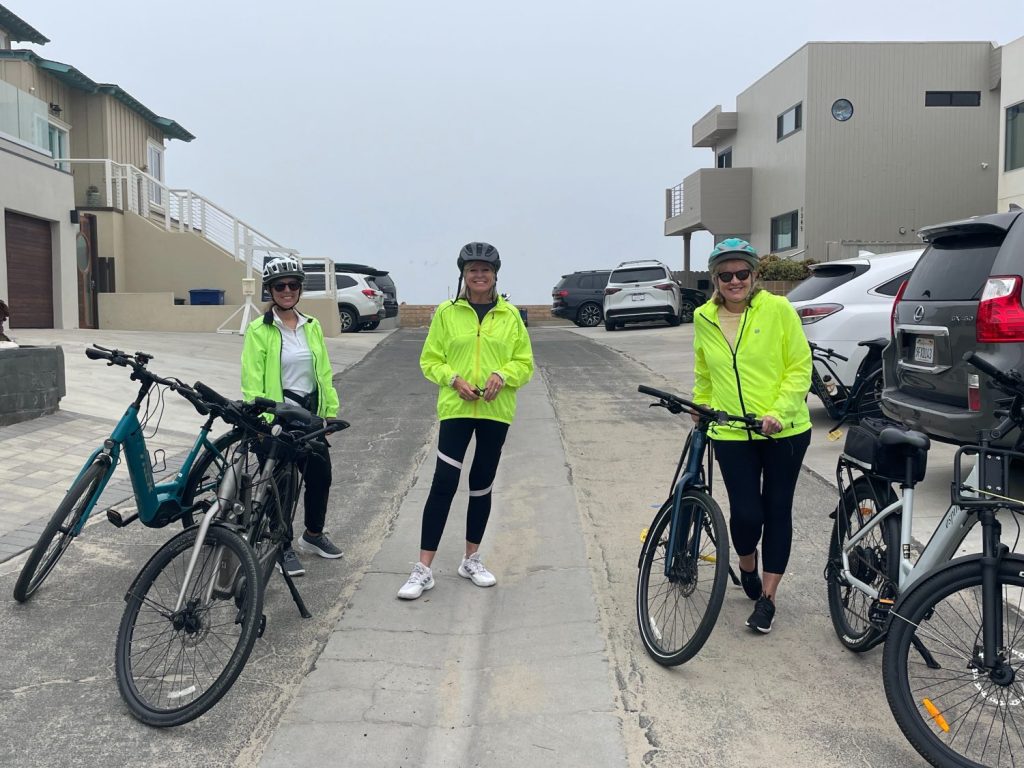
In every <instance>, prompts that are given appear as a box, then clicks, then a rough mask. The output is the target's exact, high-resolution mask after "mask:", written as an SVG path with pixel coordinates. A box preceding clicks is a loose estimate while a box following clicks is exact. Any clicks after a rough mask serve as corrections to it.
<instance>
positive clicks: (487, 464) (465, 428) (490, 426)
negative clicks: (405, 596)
mask: <svg viewBox="0 0 1024 768" xmlns="http://www.w3.org/2000/svg"><path fill="white" fill-rule="evenodd" d="M474 433H475V434H476V452H475V453H474V455H473V466H472V467H471V468H470V470H469V510H468V512H467V514H466V541H469V542H471V543H473V544H479V543H480V542H481V541H482V540H483V538H484V530H485V529H486V528H487V518H488V517H489V516H490V514H491V487H492V486H493V484H494V476H495V474H497V472H498V462H499V461H500V460H501V448H502V446H503V445H504V444H505V435H507V434H508V424H505V423H503V422H500V421H492V420H491V419H444V420H443V421H442V422H441V430H440V434H439V435H438V438H437V466H436V467H435V468H434V481H433V482H432V483H431V485H430V495H429V496H427V503H426V506H424V508H423V526H422V528H421V530H420V549H422V550H425V551H427V552H436V551H437V546H438V544H440V543H441V534H442V533H443V532H444V526H445V523H446V522H448V512H449V510H450V509H451V507H452V499H454V498H455V491H456V490H457V489H458V487H459V475H460V474H461V473H462V460H463V459H464V458H466V449H468V448H469V440H470V438H471V437H473V435H474Z"/></svg>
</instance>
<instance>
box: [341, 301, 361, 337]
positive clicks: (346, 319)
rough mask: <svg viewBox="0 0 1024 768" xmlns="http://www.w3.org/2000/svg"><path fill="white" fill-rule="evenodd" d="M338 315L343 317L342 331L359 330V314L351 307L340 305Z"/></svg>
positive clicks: (353, 331) (351, 331)
mask: <svg viewBox="0 0 1024 768" xmlns="http://www.w3.org/2000/svg"><path fill="white" fill-rule="evenodd" d="M338 316H339V317H340V318H341V332H342V333H355V332H356V331H358V330H359V315H357V314H356V311H355V310H354V309H352V308H351V307H338Z"/></svg>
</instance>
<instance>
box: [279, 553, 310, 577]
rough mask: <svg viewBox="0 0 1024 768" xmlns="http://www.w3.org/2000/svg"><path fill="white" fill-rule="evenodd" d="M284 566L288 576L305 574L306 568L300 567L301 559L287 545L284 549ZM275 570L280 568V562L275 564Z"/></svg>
mask: <svg viewBox="0 0 1024 768" xmlns="http://www.w3.org/2000/svg"><path fill="white" fill-rule="evenodd" d="M283 559H284V568H285V570H286V571H287V572H288V575H289V576H305V575H306V569H305V568H303V567H302V561H301V560H299V556H298V555H296V554H295V550H294V549H292V548H291V547H288V548H287V549H286V550H285V551H284V558H283ZM277 570H278V571H280V570H281V563H278V564H277Z"/></svg>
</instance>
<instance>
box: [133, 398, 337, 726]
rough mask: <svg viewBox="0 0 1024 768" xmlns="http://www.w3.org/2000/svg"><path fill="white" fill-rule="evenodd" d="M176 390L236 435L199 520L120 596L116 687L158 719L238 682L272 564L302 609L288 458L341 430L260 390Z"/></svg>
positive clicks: (163, 721) (260, 619) (181, 718)
mask: <svg viewBox="0 0 1024 768" xmlns="http://www.w3.org/2000/svg"><path fill="white" fill-rule="evenodd" d="M182 394H183V396H185V397H186V398H188V399H190V400H192V399H195V400H196V401H197V402H200V403H201V404H202V405H203V406H204V407H206V408H208V409H210V411H211V412H212V413H216V414H217V415H218V416H220V417H221V418H223V419H224V420H225V421H227V422H228V423H230V424H232V425H233V426H234V427H236V428H237V429H238V430H240V431H241V432H242V433H243V439H242V441H240V443H239V445H238V447H237V449H236V450H235V451H234V452H233V454H232V456H231V460H230V463H229V464H228V466H227V468H226V469H225V471H224V472H223V474H222V477H221V480H220V484H219V487H218V490H217V494H216V500H215V501H214V502H213V504H212V505H211V506H210V508H209V509H207V510H206V512H205V513H204V515H203V518H202V520H201V521H200V522H199V524H198V525H196V526H193V527H192V528H189V529H187V530H186V531H184V532H182V533H180V534H178V535H177V536H175V537H174V538H172V539H171V540H170V541H168V542H167V543H166V544H164V545H163V546H162V547H161V548H160V549H159V550H157V552H156V553H155V554H154V555H153V557H152V558H151V559H150V560H149V562H148V563H147V564H146V565H145V566H144V567H143V569H142V570H141V571H140V572H139V574H138V576H137V577H136V578H135V580H134V582H133V583H132V585H131V587H130V588H129V589H128V591H127V593H126V594H125V602H126V605H125V610H124V614H123V615H122V618H121V622H120V626H119V628H118V635H117V643H116V653H115V673H116V677H117V683H118V689H119V691H120V693H121V696H122V698H123V699H124V701H125V702H126V703H127V704H128V707H129V709H130V710H131V712H132V714H133V715H134V716H135V717H136V718H137V719H139V720H140V721H142V722H144V723H147V724H149V725H154V726H160V727H170V726H177V725H181V724H183V723H187V722H189V721H191V720H194V719H195V718H197V717H199V716H200V715H202V714H203V713H204V712H206V711H208V710H209V709H210V708H211V707H213V706H214V705H215V704H216V703H217V702H218V701H219V700H220V699H221V697H222V696H223V695H224V694H225V693H227V691H228V690H229V689H230V687H231V686H232V684H233V683H234V681H235V680H236V679H237V678H238V675H239V674H240V673H241V671H242V669H243V668H244V666H245V664H246V662H247V661H248V658H249V655H250V653H251V652H252V648H253V646H254V644H255V642H256V639H257V638H258V637H261V636H262V635H263V632H264V630H265V628H266V616H265V615H264V614H263V598H264V591H265V589H266V584H267V582H268V581H269V578H270V575H271V572H272V571H273V568H274V565H275V563H276V564H278V565H280V566H281V574H282V576H283V578H284V580H285V583H286V584H287V585H288V589H289V592H290V593H291V596H292V598H293V600H294V601H295V603H296V606H297V607H298V610H299V613H300V614H301V615H302V616H303V618H309V617H310V616H311V614H310V613H309V611H308V610H307V608H306V606H305V604H304V603H303V601H302V598H301V596H300V595H299V593H298V590H297V589H296V588H295V585H294V583H293V581H292V578H291V577H290V576H289V575H288V573H287V570H285V569H284V567H283V554H284V550H285V546H286V545H287V543H288V542H289V541H290V540H291V519H292V515H293V514H294V510H295V506H296V504H297V502H298V497H299V491H300V488H301V477H300V475H299V471H298V468H297V466H296V461H297V460H298V459H299V458H300V457H301V455H302V454H303V453H304V452H306V451H308V450H310V449H311V443H312V441H313V440H316V439H318V438H320V437H324V436H326V435H328V434H332V433H334V432H337V431H340V430H342V429H345V428H347V427H348V426H349V425H348V423H347V422H344V421H341V420H333V421H328V422H327V423H326V424H325V425H323V426H320V425H319V422H320V421H321V420H320V419H314V417H313V416H311V414H310V413H309V412H308V411H306V410H304V409H302V408H300V407H299V406H296V405H290V404H283V403H275V402H274V401H272V400H265V399H263V398H256V400H255V401H254V403H252V404H243V403H240V402H233V401H229V400H227V399H226V398H224V397H222V396H221V395H219V394H218V393H216V392H215V391H213V390H212V389H210V388H209V387H206V386H204V385H203V384H202V383H196V384H195V386H194V388H193V389H192V390H191V391H190V392H183V393H182ZM263 414H272V415H273V416H274V419H275V421H274V423H273V424H272V425H271V424H268V423H267V422H266V421H264V420H263V418H262V416H263Z"/></svg>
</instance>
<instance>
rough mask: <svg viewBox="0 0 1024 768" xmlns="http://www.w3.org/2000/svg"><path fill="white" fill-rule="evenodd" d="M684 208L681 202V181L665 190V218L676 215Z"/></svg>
mask: <svg viewBox="0 0 1024 768" xmlns="http://www.w3.org/2000/svg"><path fill="white" fill-rule="evenodd" d="M684 210H686V206H685V205H684V203H683V185H682V183H679V184H676V185H675V186H674V187H672V188H671V189H666V190H665V218H666V219H671V218H672V217H673V216H678V215H679V214H681V213H682V212H683V211H684Z"/></svg>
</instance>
